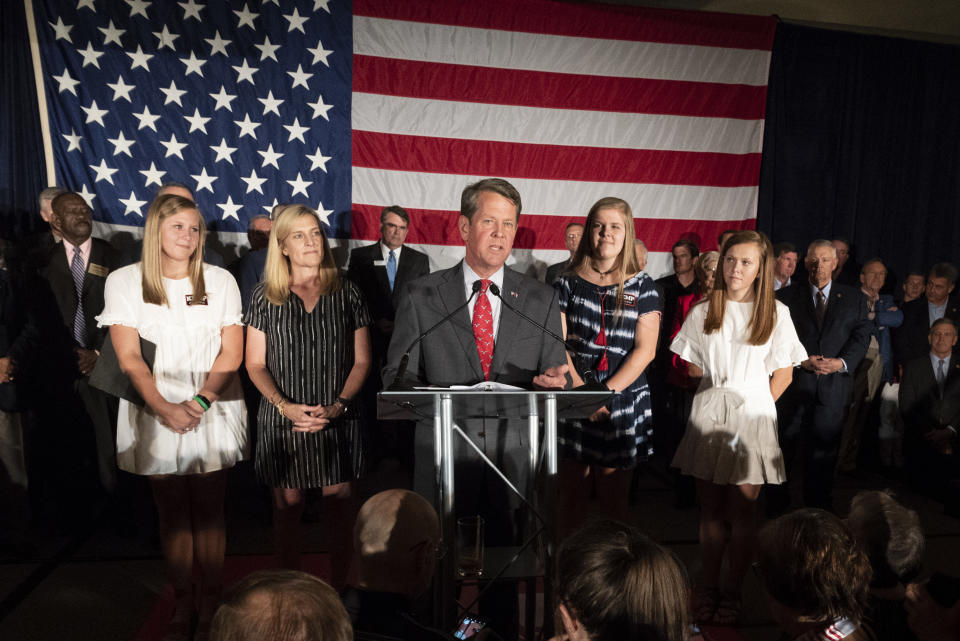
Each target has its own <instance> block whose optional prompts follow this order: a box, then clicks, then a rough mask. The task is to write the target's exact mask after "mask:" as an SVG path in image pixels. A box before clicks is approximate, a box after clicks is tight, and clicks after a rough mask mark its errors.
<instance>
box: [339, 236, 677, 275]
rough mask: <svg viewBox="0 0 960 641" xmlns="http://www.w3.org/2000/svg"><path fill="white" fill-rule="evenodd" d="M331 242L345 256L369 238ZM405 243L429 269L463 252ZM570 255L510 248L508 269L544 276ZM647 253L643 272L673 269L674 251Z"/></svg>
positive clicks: (451, 263)
mask: <svg viewBox="0 0 960 641" xmlns="http://www.w3.org/2000/svg"><path fill="white" fill-rule="evenodd" d="M330 242H331V245H334V246H340V247H343V246H346V247H347V249H345V250H343V251H342V253H343V255H344V256H348V255H349V254H350V250H352V249H353V248H354V247H362V246H364V245H369V244H370V241H369V240H349V241H333V240H331V241H330ZM404 246H405V247H412V248H413V249H416V250H419V251H422V252H423V253H425V254H426V255H427V256H429V257H430V271H432V272H435V271H437V270H439V269H447V268H448V267H453V266H454V265H456V264H457V263H458V262H460V261H461V260H462V259H463V255H464V253H465V252H464V248H463V245H427V244H407V245H404ZM569 255H570V254H569V253H568V252H567V251H566V250H563V249H560V250H551V249H514V250H513V251H512V252H510V257H509V258H508V259H507V265H508V266H509V267H510V268H511V269H515V270H517V271H519V272H523V273H525V274H527V275H528V276H533V277H534V278H538V279H540V280H543V277H544V275H545V274H546V271H547V267H549V266H550V265H553V264H554V263H559V262H561V261H564V260H566V259H567V257H568V256H569ZM647 256H648V258H647V269H646V272H647V273H648V274H650V275H651V276H653V277H654V278H660V277H661V276H666V275H667V274H670V273H672V272H673V255H672V254H671V253H670V252H650V253H649V254H647Z"/></svg>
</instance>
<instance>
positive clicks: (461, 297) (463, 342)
mask: <svg viewBox="0 0 960 641" xmlns="http://www.w3.org/2000/svg"><path fill="white" fill-rule="evenodd" d="M437 292H438V294H439V295H440V301H441V303H442V304H443V308H444V309H443V314H444V316H446V315H447V314H449V313H450V312H452V311H453V310H455V309H456V308H457V307H459V306H460V305H463V304H464V303H465V302H466V300H467V295H466V293H465V290H464V285H463V262H462V261H461V262H460V264H459V265H458V266H457V267H456V268H455V269H453V270H452V271H450V272H448V277H447V279H446V280H445V281H444V282H443V283H441V284H440V285H438V286H437ZM468 309H469V308H467V307H465V308H463V310H461V311H460V313H458V314H457V315H456V316H454V317H453V318H451V319H450V321H449V322H450V324H451V326H452V327H453V332H454V334H456V335H457V341H458V342H459V343H460V348H461V349H463V352H464V354H465V355H466V357H467V362H468V363H469V364H470V369H471V370H473V375H474V378H475V379H477V380H483V369H482V368H481V367H480V356H479V354H477V341H476V339H474V337H473V322H472V320H471V319H470V313H469V312H468V311H467V310H468ZM438 320H439V319H438ZM424 329H429V328H426V327H425V328H424ZM494 359H496V354H494ZM491 371H492V370H491Z"/></svg>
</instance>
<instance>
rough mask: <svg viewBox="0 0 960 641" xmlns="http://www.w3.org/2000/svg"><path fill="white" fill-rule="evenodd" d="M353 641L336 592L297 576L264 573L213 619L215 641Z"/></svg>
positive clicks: (238, 589) (231, 596)
mask: <svg viewBox="0 0 960 641" xmlns="http://www.w3.org/2000/svg"><path fill="white" fill-rule="evenodd" d="M267 640H269V641H353V628H352V627H351V625H350V617H349V616H348V615H347V610H346V608H344V607H343V603H342V602H341V601H340V597H339V595H337V593H336V591H335V590H334V589H333V588H332V587H330V586H329V585H327V584H326V583H324V582H323V581H321V580H320V579H318V578H317V577H315V576H313V575H310V574H306V573H305V572H299V571H297V570H261V571H259V572H254V573H253V574H250V575H248V576H247V577H245V578H243V579H241V580H240V581H239V582H237V583H236V584H235V585H234V586H233V587H232V588H231V589H230V591H229V593H228V595H227V597H226V598H225V599H224V600H223V604H222V605H221V606H220V608H219V609H218V610H217V613H216V615H215V616H214V617H213V624H212V625H211V628H210V641H267Z"/></svg>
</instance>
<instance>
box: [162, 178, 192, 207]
mask: <svg viewBox="0 0 960 641" xmlns="http://www.w3.org/2000/svg"><path fill="white" fill-rule="evenodd" d="M168 194H173V195H174V196H180V197H181V198H186V199H187V200H192V201H194V202H196V200H197V199H196V198H195V197H194V195H193V191H191V190H190V188H189V187H187V186H186V185H184V184H183V183H178V182H173V181H170V182H165V183H163V184H162V185H160V189H158V190H157V195H156V196H154V197H153V199H154V200H156V199H157V198H159V197H160V196H166V195H168Z"/></svg>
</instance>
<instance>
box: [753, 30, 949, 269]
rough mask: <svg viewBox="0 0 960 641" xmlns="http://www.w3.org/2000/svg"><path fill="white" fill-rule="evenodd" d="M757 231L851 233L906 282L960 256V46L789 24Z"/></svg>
mask: <svg viewBox="0 0 960 641" xmlns="http://www.w3.org/2000/svg"><path fill="white" fill-rule="evenodd" d="M757 226H758V228H759V229H761V230H763V231H765V232H766V233H767V234H769V235H770V237H771V240H773V241H774V242H777V241H783V240H789V241H791V242H794V243H795V244H797V245H798V246H803V247H804V248H805V246H806V244H807V243H809V241H811V240H813V239H815V238H818V237H826V238H831V237H833V236H846V237H847V238H849V239H850V240H851V241H852V243H853V245H854V255H855V257H856V258H857V260H858V261H859V262H861V263H862V262H863V261H864V260H866V259H868V258H871V257H873V256H878V255H879V256H881V257H883V258H884V259H885V260H886V261H888V268H889V269H890V270H891V272H893V273H895V274H896V275H897V277H902V275H903V273H904V271H905V270H906V269H910V268H917V267H919V268H926V267H928V266H929V265H930V264H932V263H934V262H936V261H938V260H950V261H952V262H955V263H956V262H957V260H958V259H960V47H956V46H948V45H940V44H932V43H927V42H918V41H913V40H902V39H896V38H884V37H879V36H867V35H860V34H852V33H845V32H840V31H829V30H824V29H814V28H810V27H801V26H797V25H790V24H784V23H781V24H780V25H778V27H777V34H776V38H775V40H774V47H773V58H772V62H771V68H770V82H769V93H768V97H767V117H766V129H765V133H764V146H763V166H762V169H761V175H760V204H759V212H758V217H757ZM892 276H893V274H891V278H890V279H888V285H889V284H890V283H891V281H892Z"/></svg>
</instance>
